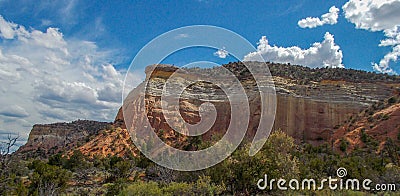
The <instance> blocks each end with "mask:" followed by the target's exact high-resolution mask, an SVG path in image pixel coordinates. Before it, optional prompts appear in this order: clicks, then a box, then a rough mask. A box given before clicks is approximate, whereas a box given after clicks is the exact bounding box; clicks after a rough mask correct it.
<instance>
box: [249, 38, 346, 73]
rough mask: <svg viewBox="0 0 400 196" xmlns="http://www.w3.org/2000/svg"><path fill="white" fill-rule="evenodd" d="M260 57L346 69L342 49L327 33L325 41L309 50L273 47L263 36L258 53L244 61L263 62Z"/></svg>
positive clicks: (250, 55) (252, 54)
mask: <svg viewBox="0 0 400 196" xmlns="http://www.w3.org/2000/svg"><path fill="white" fill-rule="evenodd" d="M260 55H261V56H262V57H263V58H264V59H265V60H266V61H271V62H277V63H291V64H298V65H304V66H309V67H313V68H315V67H332V68H333V67H344V66H343V64H342V58H343V54H342V51H341V50H340V47H339V46H338V45H336V44H335V39H334V37H333V35H331V34H330V33H329V32H327V33H325V36H324V41H322V42H316V43H314V44H313V45H312V46H311V47H310V48H308V49H301V48H300V47H297V46H292V47H288V48H285V47H279V46H271V45H270V44H269V43H268V40H267V38H266V36H262V38H261V39H260V41H259V43H258V47H257V52H252V53H250V54H248V55H246V56H245V57H244V61H262V59H260Z"/></svg>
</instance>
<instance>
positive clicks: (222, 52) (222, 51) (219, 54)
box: [214, 48, 229, 59]
mask: <svg viewBox="0 0 400 196" xmlns="http://www.w3.org/2000/svg"><path fill="white" fill-rule="evenodd" d="M228 55H229V52H228V51H226V50H225V48H222V49H218V50H217V52H214V56H217V57H219V58H221V59H224V58H226V57H227V56H228Z"/></svg>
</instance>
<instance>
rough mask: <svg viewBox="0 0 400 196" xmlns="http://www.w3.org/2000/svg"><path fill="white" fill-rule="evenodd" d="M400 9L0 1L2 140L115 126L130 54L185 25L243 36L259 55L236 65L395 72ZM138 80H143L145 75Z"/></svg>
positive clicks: (354, 1)
mask: <svg viewBox="0 0 400 196" xmlns="http://www.w3.org/2000/svg"><path fill="white" fill-rule="evenodd" d="M399 8H400V1H399V0H383V1H379V0H365V1H359V0H339V1H313V0H296V1H294V0H293V1H224V0H192V1H190V0H186V1H143V2H140V1H105V0H99V1H88V0H71V1H50V0H37V1H30V0H0V16H1V18H0V82H1V83H2V85H1V86H0V87H1V88H0V108H1V110H0V135H2V134H3V135H4V134H8V133H13V134H15V133H18V134H20V135H22V138H25V139H26V138H27V136H28V133H29V130H30V129H31V126H32V125H33V124H36V123H50V122H57V121H70V120H75V119H78V118H80V119H94V120H104V121H112V120H113V118H114V116H115V113H116V111H117V109H118V107H119V106H120V105H121V98H120V97H121V96H120V95H121V88H122V85H123V79H124V76H125V74H126V70H127V69H128V67H129V65H130V63H131V61H132V59H133V58H134V57H135V55H136V54H137V53H138V52H139V50H140V49H141V48H143V47H144V46H145V45H146V44H147V43H148V42H149V41H151V40H152V39H154V38H156V37H157V36H159V35H160V34H162V33H165V32H167V31H170V30H173V29H176V28H179V27H184V26H188V25H214V26H218V27H222V28H226V29H228V30H231V31H233V32H236V33H238V34H239V35H241V36H243V37H244V38H245V39H247V40H248V41H249V42H250V43H251V44H252V45H253V46H254V47H255V48H257V50H255V51H249V53H246V54H247V55H244V56H242V57H238V58H239V59H238V60H242V59H245V60H246V59H247V60H254V59H253V56H254V54H261V55H263V56H264V58H266V60H268V61H276V62H290V63H294V64H302V65H305V66H310V67H322V66H329V67H346V68H353V69H362V70H366V71H377V72H389V73H390V72H391V73H395V72H397V73H400V68H399V63H398V62H396V61H395V60H396V59H397V57H398V56H400V33H399V32H400V22H399V21H400V14H399V12H398V10H399ZM263 36H265V37H263ZM188 38H189V39H190V37H188ZM221 47H224V46H221ZM227 50H228V52H229V48H227ZM222 51H223V50H222ZM215 52H216V49H209V48H208V49H207V48H197V49H196V48H194V49H190V50H182V51H180V52H177V53H176V54H173V55H171V56H170V57H169V58H167V59H165V61H164V62H165V63H172V64H176V65H184V64H186V63H190V62H193V61H197V60H208V61H213V62H216V63H220V64H221V63H227V62H229V61H234V60H237V59H234V58H232V56H230V55H228V56H226V57H225V56H224V55H222V56H221V54H223V53H218V54H215ZM246 52H247V51H246ZM285 55H286V56H285ZM374 63H375V64H376V65H375V69H373V64H374ZM134 78H135V79H136V81H135V82H136V83H139V82H140V81H141V80H142V78H143V74H140V73H139V74H137V75H134Z"/></svg>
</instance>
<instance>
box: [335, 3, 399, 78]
mask: <svg viewBox="0 0 400 196" xmlns="http://www.w3.org/2000/svg"><path fill="white" fill-rule="evenodd" d="M342 9H343V11H344V14H345V17H346V19H347V20H348V21H349V22H351V23H353V24H355V26H356V28H358V29H364V30H368V31H372V32H377V31H382V32H383V33H384V35H385V36H386V39H385V40H382V41H381V43H380V44H379V46H382V47H384V46H389V47H392V51H391V52H389V53H388V54H386V55H385V56H384V57H383V58H382V59H381V60H380V62H379V63H373V68H374V69H375V70H377V71H379V72H383V73H395V72H394V70H393V69H392V68H390V65H389V64H390V62H396V61H397V59H398V58H399V56H400V45H399V43H400V29H399V28H400V20H399V18H400V12H399V10H400V0H363V1H360V0H350V1H348V2H347V3H345V4H344V5H343V7H342Z"/></svg>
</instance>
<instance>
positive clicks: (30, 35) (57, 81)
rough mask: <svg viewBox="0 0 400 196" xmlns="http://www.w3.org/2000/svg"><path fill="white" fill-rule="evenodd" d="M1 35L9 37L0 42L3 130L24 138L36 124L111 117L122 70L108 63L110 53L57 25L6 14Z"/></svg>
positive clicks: (117, 103)
mask: <svg viewBox="0 0 400 196" xmlns="http://www.w3.org/2000/svg"><path fill="white" fill-rule="evenodd" d="M0 39H3V40H7V44H2V45H0V82H1V84H2V85H1V86H0V108H2V110H1V111H0V125H1V127H0V129H2V130H6V131H9V132H14V133H18V134H20V135H21V136H22V138H23V139H26V138H27V135H28V133H29V131H30V128H31V127H30V126H32V125H33V124H36V123H50V122H55V121H71V120H76V119H77V118H81V119H94V120H102V121H112V120H113V118H114V117H115V113H116V112H117V110H118V107H120V105H121V91H122V84H123V80H122V79H123V75H124V71H123V70H117V69H115V67H114V66H113V65H112V64H110V63H109V62H114V61H115V59H114V58H113V53H112V52H110V51H107V50H100V49H99V48H98V47H97V45H96V44H95V43H93V42H89V41H84V40H76V39H74V40H68V39H66V38H65V37H64V36H63V34H62V33H61V31H60V30H59V29H57V28H47V29H46V30H45V31H40V30H36V29H33V28H30V29H29V30H27V29H26V28H25V27H24V26H23V25H19V24H15V23H12V22H9V21H6V20H5V19H4V18H3V17H2V16H0ZM17 120H18V122H17ZM21 120H24V123H21V122H19V121H21ZM27 124H29V125H30V126H27Z"/></svg>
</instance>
